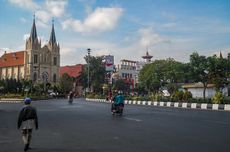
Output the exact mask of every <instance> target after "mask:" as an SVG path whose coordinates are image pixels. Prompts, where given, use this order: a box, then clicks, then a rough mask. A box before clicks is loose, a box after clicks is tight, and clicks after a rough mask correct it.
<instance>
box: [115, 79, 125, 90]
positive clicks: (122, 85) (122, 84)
mask: <svg viewBox="0 0 230 152" xmlns="http://www.w3.org/2000/svg"><path fill="white" fill-rule="evenodd" d="M125 89H126V86H125V82H124V80H123V79H118V80H117V81H116V82H115V84H114V86H113V90H122V91H124V90H125Z"/></svg>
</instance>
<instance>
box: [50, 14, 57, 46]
mask: <svg viewBox="0 0 230 152" xmlns="http://www.w3.org/2000/svg"><path fill="white" fill-rule="evenodd" d="M49 43H50V44H51V45H54V44H55V43H56V37H55V31H54V19H53V20H52V30H51V33H50V40H49Z"/></svg>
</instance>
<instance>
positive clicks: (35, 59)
mask: <svg viewBox="0 0 230 152" xmlns="http://www.w3.org/2000/svg"><path fill="white" fill-rule="evenodd" d="M34 63H35V64H37V63H38V55H37V54H35V55H34Z"/></svg>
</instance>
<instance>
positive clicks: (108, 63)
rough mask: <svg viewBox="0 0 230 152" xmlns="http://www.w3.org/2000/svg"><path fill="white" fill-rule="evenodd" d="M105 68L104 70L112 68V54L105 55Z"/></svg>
mask: <svg viewBox="0 0 230 152" xmlns="http://www.w3.org/2000/svg"><path fill="white" fill-rule="evenodd" d="M105 70H106V71H113V70H114V56H112V55H107V56H105Z"/></svg>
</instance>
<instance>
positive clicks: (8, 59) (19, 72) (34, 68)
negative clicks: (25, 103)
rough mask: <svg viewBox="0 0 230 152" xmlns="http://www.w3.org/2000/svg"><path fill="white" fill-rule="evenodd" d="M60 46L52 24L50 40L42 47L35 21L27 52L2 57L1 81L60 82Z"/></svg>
mask: <svg viewBox="0 0 230 152" xmlns="http://www.w3.org/2000/svg"><path fill="white" fill-rule="evenodd" d="M59 69H60V46H59V44H58V43H57V41H56V36H55V30H54V23H52V28H51V33H50V39H49V42H48V43H47V44H45V45H44V46H43V47H42V46H41V40H39V39H38V36H37V30H36V24H35V19H33V25H32V28H31V32H30V37H29V38H28V39H27V40H26V44H25V50H24V51H18V52H11V53H7V52H5V53H4V54H3V55H2V56H1V57H0V79H7V78H8V79H10V78H14V79H17V80H20V79H26V80H32V81H33V82H37V83H44V82H45V83H51V84H55V83H57V82H59Z"/></svg>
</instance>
